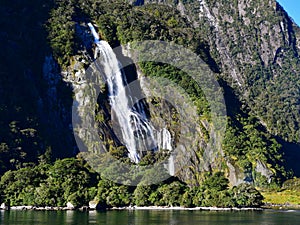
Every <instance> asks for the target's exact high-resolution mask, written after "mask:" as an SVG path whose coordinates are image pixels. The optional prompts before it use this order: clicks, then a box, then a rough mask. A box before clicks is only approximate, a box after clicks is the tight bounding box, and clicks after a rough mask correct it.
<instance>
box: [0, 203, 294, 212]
mask: <svg viewBox="0 0 300 225" xmlns="http://www.w3.org/2000/svg"><path fill="white" fill-rule="evenodd" d="M0 210H1V211H9V210H15V211H109V210H130V211H132V210H182V211H263V210H300V205H278V204H267V205H263V206H261V207H242V208H238V207H232V208H226V207H181V206H125V207H112V208H106V209H101V210H99V209H96V208H90V207H88V206H83V207H80V208H72V207H54V206H45V207H37V206H11V207H6V208H0Z"/></svg>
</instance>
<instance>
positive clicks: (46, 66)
mask: <svg viewBox="0 0 300 225" xmlns="http://www.w3.org/2000/svg"><path fill="white" fill-rule="evenodd" d="M129 3H130V4H127V3H125V2H124V1H117V0H116V1H112V2H109V3H108V2H106V1H100V0H99V1H92V0H72V1H54V2H53V4H52V3H51V4H46V3H45V4H41V3H37V2H36V1H30V3H28V4H25V3H21V2H19V3H18V4H17V6H16V7H15V6H13V5H12V4H11V3H9V2H7V3H5V4H3V5H2V6H1V10H2V11H3V12H5V13H6V14H5V13H4V14H5V15H6V17H7V18H15V16H16V14H18V13H19V12H21V14H18V15H19V16H20V17H22V18H29V19H28V21H27V20H22V19H21V18H20V17H17V18H19V20H20V21H23V22H22V23H18V20H17V19H16V21H14V22H12V23H13V24H14V29H15V30H18V31H19V35H15V34H16V32H14V31H10V30H9V29H8V27H9V26H10V23H9V22H8V21H9V20H5V21H4V20H3V21H2V22H3V24H5V27H6V28H7V29H6V30H5V31H4V32H2V33H1V36H0V37H2V39H3V40H4V41H3V42H2V46H3V47H2V49H3V50H4V51H3V58H7V59H8V61H9V64H10V65H13V63H12V62H14V61H17V62H21V63H17V66H15V67H11V68H8V67H4V66H3V67H1V68H3V69H2V70H3V72H2V73H3V74H4V75H3V76H1V79H3V80H1V83H0V85H1V89H0V91H1V92H2V93H3V96H4V98H2V99H1V102H0V106H1V111H0V113H1V115H2V116H1V120H0V123H1V125H3V127H4V128H5V129H3V131H2V130H1V132H2V133H1V140H0V143H2V144H1V156H3V157H2V159H1V160H2V161H3V162H5V163H4V165H6V168H3V171H5V170H7V169H10V168H15V167H19V166H22V163H23V162H32V161H37V157H38V156H39V155H41V154H43V153H44V152H45V150H46V149H47V148H48V149H49V148H52V151H53V154H54V156H55V157H64V156H69V155H75V154H76V151H77V147H76V144H75V141H74V138H73V131H72V127H71V122H72V121H71V105H72V103H74V102H75V103H77V104H78V105H79V106H82V108H81V109H82V110H81V111H80V110H79V112H78V113H79V114H80V115H81V117H82V118H84V119H85V121H90V120H91V119H94V118H89V117H86V115H87V114H88V113H90V112H89V110H90V109H91V110H94V109H95V108H94V106H91V108H89V107H86V106H89V104H90V103H91V99H90V98H91V93H89V92H87V89H86V84H85V81H86V79H87V77H86V75H87V74H86V70H87V68H88V67H89V65H90V64H92V62H93V54H94V52H93V51H94V50H95V46H94V45H93V43H92V40H93V37H92V36H91V35H90V33H89V30H88V27H87V26H86V23H87V22H90V21H92V22H93V23H94V24H97V26H98V27H97V29H98V30H99V34H100V36H101V38H103V39H105V40H107V41H108V42H109V43H110V45H111V46H112V47H116V46H118V45H120V44H123V45H124V46H126V47H125V48H123V49H121V50H120V52H119V53H120V54H119V55H118V57H119V60H120V62H122V63H123V62H124V63H125V64H126V63H127V64H128V61H130V60H132V59H129V57H131V56H132V55H130V50H131V49H130V48H131V47H130V44H128V43H129V42H132V41H143V40H161V41H166V42H171V43H176V44H178V45H180V46H183V47H184V48H187V49H190V50H191V51H192V52H194V53H195V54H197V55H199V56H200V57H201V58H202V60H203V61H204V62H205V63H206V64H207V66H208V68H210V71H211V72H212V73H213V76H214V77H215V78H216V79H217V80H218V83H219V84H220V86H221V87H222V90H223V92H224V98H225V102H226V108H227V116H228V117H227V122H228V124H227V130H226V133H225V135H224V140H223V142H222V145H220V146H219V147H218V148H217V149H212V148H207V149H206V151H204V149H205V148H206V147H207V146H208V143H209V141H208V140H209V138H213V137H216V136H217V135H218V134H219V133H218V132H219V130H218V129H216V127H215V126H214V124H213V123H212V119H211V118H212V117H211V115H210V112H211V111H210V107H211V106H210V105H209V104H208V99H207V96H206V97H205V94H203V90H200V89H201V88H199V87H198V86H197V85H196V83H195V82H193V80H192V79H191V77H190V76H188V75H187V74H186V73H185V72H184V71H180V70H179V69H178V68H176V66H174V65H173V66H170V65H167V64H166V63H155V62H140V63H138V62H136V63H134V64H133V65H132V66H131V67H129V68H125V74H126V76H127V80H128V81H129V82H130V81H134V80H135V79H136V78H140V79H141V88H142V90H143V92H144V93H147V92H148V93H149V92H151V88H150V89H149V87H147V83H143V81H144V82H145V81H146V79H145V80H143V78H145V77H148V78H151V79H158V78H164V79H167V80H170V81H172V82H174V83H175V84H176V85H177V86H178V87H180V88H182V89H184V90H185V91H186V92H187V94H188V95H189V100H190V101H192V102H193V104H195V105H196V106H197V107H196V108H197V113H198V115H197V116H199V118H200V119H199V121H198V120H197V125H196V126H195V127H196V128H195V130H197V132H195V133H194V135H195V138H194V139H193V141H192V143H188V141H187V142H185V143H184V144H183V145H182V146H183V147H182V148H184V149H186V150H188V151H189V152H190V153H191V154H187V155H186V157H183V158H182V161H181V162H180V163H182V164H184V165H185V170H183V171H181V172H178V173H177V174H176V175H177V176H178V177H180V179H182V180H184V181H187V182H189V183H191V184H197V183H199V182H201V179H202V175H203V172H206V171H217V170H221V171H224V172H225V173H226V175H227V176H228V177H229V179H230V181H231V183H232V184H234V185H237V184H239V183H241V182H249V183H255V184H256V185H265V184H268V183H270V182H272V181H277V180H281V179H285V177H286V176H287V171H288V170H289V169H293V170H294V172H295V173H296V175H299V168H298V167H297V165H296V163H295V162H296V161H297V160H296V159H297V158H298V157H299V153H298V152H299V149H300V147H299V142H300V140H299V137H300V130H299V121H300V118H299V96H300V93H299V90H300V88H299V85H300V82H299V76H298V74H299V72H300V71H299V70H300V65H299V51H300V44H299V37H300V29H299V27H297V26H296V25H295V24H294V23H293V21H292V20H291V19H290V18H289V17H288V15H287V14H286V12H285V11H284V10H283V9H282V7H281V6H280V5H279V4H278V3H276V2H275V1H273V0H269V1H254V0H250V1H242V0H234V1H231V2H228V1H210V0H199V1H192V0H189V1H187V0H182V1H180V0H178V1H164V0H162V1H146V0H145V1H129ZM152 3H155V4H152ZM7 9H8V10H7ZM31 10H34V12H38V17H36V18H35V19H34V18H31V17H29V16H27V15H29V12H30V11H31ZM28 24H30V25H31V26H27V25H28ZM43 24H46V25H43ZM35 29H36V30H35ZM45 30H46V32H45ZM35 31H36V32H35ZM36 33H38V35H36ZM46 35H47V36H48V38H47V39H46ZM47 40H48V41H47ZM21 43H24V44H21ZM46 43H47V44H46ZM48 45H49V46H48ZM39 46H40V47H39ZM12 50H13V51H12ZM122 50H123V51H122ZM14 51H17V53H18V54H13V53H12V52H14ZM19 53H20V54H19ZM33 53H34V54H33ZM22 54H24V55H22ZM52 55H53V56H52ZM16 56H17V57H16ZM174 59H176V57H174ZM187 61H188V59H187ZM1 63H3V65H5V64H6V61H2V62H1ZM187 63H188V62H187ZM179 65H180V64H179ZM4 68H6V69H4ZM9 74H12V76H9ZM18 79H19V81H18V82H16V80H18ZM2 81H3V82H2ZM15 84H16V85H15ZM41 84H43V85H41ZM9 90H17V91H14V93H13V94H8V93H9ZM72 92H73V94H72ZM15 93H17V94H15ZM107 93H108V90H107V86H106V85H105V84H104V83H103V84H102V86H101V90H100V96H99V97H98V102H97V104H98V106H97V107H96V108H97V110H96V112H95V117H96V123H97V126H96V127H97V128H96V129H98V135H99V136H100V137H101V138H102V141H104V142H105V143H106V146H107V147H108V149H109V151H110V152H111V153H113V154H116V155H118V156H120V155H121V156H125V155H126V154H124V152H126V151H124V148H123V147H124V146H123V145H122V143H121V142H120V140H118V138H117V135H116V134H115V133H114V132H113V125H114V124H113V123H112V117H113V115H111V114H110V106H109V100H108V95H107ZM29 103H31V104H29ZM145 104H146V105H148V107H149V111H152V115H151V116H150V117H151V119H152V120H153V121H154V125H155V126H157V127H159V126H162V125H163V126H165V127H168V129H170V134H171V136H172V138H173V143H175V144H174V146H175V145H176V141H177V140H178V139H180V138H179V137H180V132H179V129H180V126H178V118H176V116H175V117H174V118H172V119H168V118H170V117H172V116H174V115H173V114H172V110H173V109H172V107H171V106H170V105H168V104H167V103H166V102H164V101H161V100H159V99H147V102H146V103H145ZM99 106H100V107H99ZM79 108H80V107H79ZM158 114H159V115H158ZM175 114H176V113H175ZM89 115H90V114H89ZM73 119H74V118H73ZM162 120H164V122H162ZM73 122H74V121H73ZM181 122H183V121H181ZM18 124H21V125H18ZM171 124H172V126H171ZM18 126H19V128H18ZM92 126H94V124H92V125H91V127H90V128H92ZM211 127H214V128H215V129H211ZM73 128H74V127H73ZM160 128H163V127H160ZM186 133H188V132H187V131H186ZM81 135H82V136H81V137H84V135H86V134H85V133H84V131H82V133H81ZM20 140H21V141H20ZM189 140H191V139H189ZM190 146H192V147H191V149H189V148H190ZM9 150H13V152H14V153H13V154H11V153H12V152H11V153H8V152H9ZM94 150H95V151H96V149H94ZM24 154H25V156H26V155H27V154H29V155H30V154H31V155H32V157H25V156H24ZM16 155H17V156H16ZM207 156H208V158H210V160H207V162H204V161H205V160H204V158H205V157H207ZM15 158H17V159H18V162H20V163H19V164H18V165H16V163H14V162H12V161H11V159H15Z"/></svg>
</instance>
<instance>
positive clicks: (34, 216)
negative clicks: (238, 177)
mask: <svg viewBox="0 0 300 225" xmlns="http://www.w3.org/2000/svg"><path fill="white" fill-rule="evenodd" d="M299 221H300V211H299V210H286V211H280V210H265V211H259V212H251V211H238V212H208V211H186V210H124V211H106V212H96V211H90V212H79V211H58V212H56V211H53V212H52V211H0V225H4V224H5V225H90V224H91V225H92V224H93V225H95V224H96V225H98V224H99V225H100V224H105V225H125V224H126V225H145V224H147V225H176V224H178V225H189V224H191V225H194V224H201V225H202V224H203V225H227V224H228V225H229V224H230V225H238V224H239V225H240V224H247V225H295V224H299Z"/></svg>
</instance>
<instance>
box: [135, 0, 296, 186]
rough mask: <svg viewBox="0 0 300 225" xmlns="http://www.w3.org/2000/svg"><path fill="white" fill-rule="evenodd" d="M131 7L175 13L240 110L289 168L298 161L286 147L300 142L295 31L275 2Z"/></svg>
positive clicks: (236, 0)
mask: <svg viewBox="0 0 300 225" xmlns="http://www.w3.org/2000/svg"><path fill="white" fill-rule="evenodd" d="M131 2H132V3H133V4H136V5H141V4H152V3H156V4H166V5H170V6H172V7H175V8H177V9H178V10H179V12H180V13H181V14H182V16H184V17H186V18H187V19H188V20H189V21H190V22H191V23H192V24H193V26H194V28H195V29H197V30H199V31H200V32H199V35H201V36H202V37H204V39H205V40H206V41H207V42H208V43H209V46H210V53H211V55H212V56H213V58H214V59H215V60H216V61H217V64H218V66H219V68H220V71H221V77H222V78H223V79H224V80H226V82H227V83H228V84H229V85H230V86H231V87H232V88H234V89H235V93H236V94H237V95H238V98H239V100H240V101H241V102H243V103H242V107H244V109H247V111H248V112H249V114H250V115H253V116H255V117H257V118H258V119H259V121H260V123H261V125H262V126H264V127H265V129H266V132H270V133H271V134H273V135H275V136H277V137H278V140H280V143H281V144H283V146H284V151H285V152H286V159H287V161H288V162H289V161H290V159H291V158H292V157H296V158H299V154H297V153H296V152H297V151H298V152H299V150H295V149H299V147H297V144H296V145H295V146H294V147H293V148H291V147H288V146H289V145H287V142H296V143H299V141H300V140H299V125H300V124H299V122H297V121H299V119H296V120H295V118H298V117H299V109H300V108H299V101H298V98H299V94H300V92H299V84H300V83H299V76H298V74H299V72H300V63H299V51H300V49H299V43H300V39H299V27H298V26H297V25H296V24H294V23H293V21H292V20H291V18H289V16H288V15H287V13H286V12H285V11H284V10H283V8H282V7H281V6H280V5H279V4H278V3H277V2H276V1H275V0H267V1H254V0H250V1H245V0H234V1H230V2H229V1H211V0H198V1H180V0H179V1H167V0H166V1H131ZM283 112H285V113H284V115H283V114H282V113H283ZM292 149H293V150H292ZM291 151H292V154H291ZM229 164H230V163H229ZM291 164H292V163H291ZM259 165H260V163H258V164H257V167H256V169H258V170H264V171H259V172H261V173H262V174H270V173H271V172H270V171H267V170H268V169H267V168H266V167H264V166H261V165H260V166H259ZM231 166H232V165H231ZM231 166H229V168H230V167H231ZM258 170H257V171H258ZM235 172H236V171H235ZM235 172H234V171H233V169H232V170H231V174H234V173H235ZM233 180H238V179H237V177H236V178H233V179H232V181H233ZM248 180H249V179H248ZM250 180H251V179H250ZM233 183H235V182H233Z"/></svg>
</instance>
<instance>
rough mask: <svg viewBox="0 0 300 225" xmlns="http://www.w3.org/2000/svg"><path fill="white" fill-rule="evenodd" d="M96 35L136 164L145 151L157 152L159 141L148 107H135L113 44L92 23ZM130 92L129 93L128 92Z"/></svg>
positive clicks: (120, 122) (121, 128)
mask: <svg viewBox="0 0 300 225" xmlns="http://www.w3.org/2000/svg"><path fill="white" fill-rule="evenodd" d="M88 26H89V27H90V29H91V32H92V34H93V36H94V42H95V44H96V45H97V47H96V50H95V52H96V54H95V57H97V56H98V53H99V54H100V56H101V65H102V66H103V72H104V75H105V78H106V82H107V85H108V92H109V101H110V105H111V106H112V110H113V112H114V115H115V117H116V118H115V119H116V120H117V121H116V122H117V123H118V131H117V132H119V133H121V135H122V137H121V138H122V140H123V144H124V145H125V146H126V148H127V150H128V152H129V155H128V156H129V157H130V159H131V160H132V161H134V162H135V163H138V162H139V161H140V159H141V156H142V154H143V152H145V151H149V150H152V151H155V150H157V148H158V147H157V143H156V139H155V138H154V133H153V130H154V128H153V127H152V125H151V123H150V122H149V121H148V119H147V118H146V113H145V110H144V106H143V105H142V104H141V103H139V102H138V103H137V104H136V106H135V107H129V106H130V105H132V104H131V103H132V100H133V99H134V96H132V94H134V93H131V90H130V89H129V88H128V84H127V81H126V79H123V77H125V76H123V75H122V70H121V68H122V66H121V65H120V63H119V62H118V60H117V57H116V55H115V53H114V52H113V50H112V48H111V47H110V45H109V44H108V43H107V42H106V41H103V40H101V41H100V40H99V36H98V34H97V32H96V31H95V28H94V27H93V25H92V24H90V23H89V24H88ZM125 90H126V91H125Z"/></svg>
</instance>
